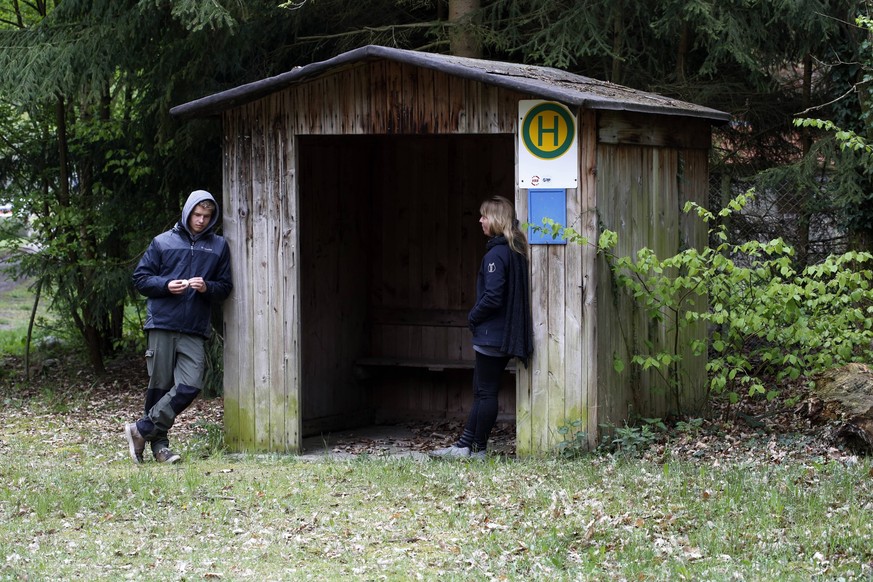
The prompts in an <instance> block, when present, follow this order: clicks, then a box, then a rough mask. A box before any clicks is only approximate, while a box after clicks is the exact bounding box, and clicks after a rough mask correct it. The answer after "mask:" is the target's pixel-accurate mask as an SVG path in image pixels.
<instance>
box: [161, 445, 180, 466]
mask: <svg viewBox="0 0 873 582" xmlns="http://www.w3.org/2000/svg"><path fill="white" fill-rule="evenodd" d="M154 455H155V460H156V461H157V462H159V463H169V464H171V465H172V464H173V463H178V462H179V461H181V460H182V455H180V454H178V453H174V452H173V451H171V450H170V449H168V448H167V447H164V448H162V449H158V450H157V451H154Z"/></svg>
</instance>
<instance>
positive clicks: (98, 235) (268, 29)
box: [0, 0, 873, 371]
mask: <svg viewBox="0 0 873 582" xmlns="http://www.w3.org/2000/svg"><path fill="white" fill-rule="evenodd" d="M460 4H461V2H460V0H374V1H373V2H366V3H362V2H356V1H352V0H296V1H292V2H286V3H284V4H283V3H280V2H279V1H278V0H215V1H213V2H201V1H199V0H91V1H85V0H62V1H61V0H54V1H42V0H40V1H36V2H21V1H20V0H0V202H4V201H7V200H8V201H11V202H13V203H14V204H15V208H16V211H17V213H18V214H19V216H21V217H27V218H28V219H29V221H30V226H31V228H32V236H33V242H34V243H35V245H36V246H38V248H39V249H40V251H41V252H39V253H35V254H31V255H27V256H21V257H20V258H19V259H20V260H19V262H18V269H19V272H20V274H27V275H30V276H32V277H34V278H36V279H37V280H38V281H40V282H41V285H42V288H43V289H44V290H45V291H46V293H48V295H49V297H50V298H51V301H52V305H53V307H54V308H55V309H56V310H57V311H59V312H60V313H61V314H62V315H63V318H64V320H65V321H67V322H68V325H69V326H70V327H71V328H72V329H73V330H75V332H76V333H77V334H78V335H79V337H80V338H81V339H82V343H83V345H84V346H86V347H87V353H88V356H89V361H90V362H91V364H92V366H93V367H94V368H95V369H96V370H98V371H99V370H101V369H103V367H104V365H105V364H104V360H105V358H106V357H109V356H112V355H113V353H114V351H115V350H116V349H117V348H118V346H120V345H124V344H125V343H126V342H125V337H124V335H125V331H124V330H125V325H124V321H125V319H124V313H125V306H127V305H129V304H130V303H131V301H138V300H139V299H138V298H137V297H135V296H134V294H133V293H132V291H131V288H130V281H129V279H130V272H131V270H132V268H133V265H134V264H135V262H136V261H137V259H138V257H139V255H140V253H141V252H142V251H143V250H144V248H145V246H146V245H147V243H148V240H149V239H150V238H151V237H152V236H154V235H155V234H156V233H157V232H159V231H161V230H163V229H165V228H167V227H169V226H170V225H172V224H173V222H174V221H175V220H177V218H178V215H179V211H180V208H181V203H182V201H183V200H184V197H185V196H186V195H187V193H188V192H190V191H191V190H193V189H195V188H206V189H208V190H212V191H216V192H218V191H220V187H221V175H220V172H221V158H220V155H221V153H220V136H219V131H220V128H219V127H218V123H217V122H216V121H215V120H200V121H191V122H185V123H179V122H177V121H176V120H174V119H172V118H170V117H169V115H168V111H169V108H170V107H171V106H173V105H176V104H180V103H184V102H187V101H190V100H192V99H195V98H199V97H202V96H204V95H208V94H211V93H214V92H216V91H220V90H223V89H227V88H230V87H234V86H237V85H240V84H243V83H246V82H249V81H253V80H257V79H261V78H264V77H266V76H269V75H274V74H277V73H280V72H283V71H286V70H289V69H290V68H292V67H293V66H295V65H301V64H306V63H308V62H312V61H315V60H321V59H325V58H329V57H332V56H335V55H336V54H338V53H340V52H342V51H345V50H348V49H351V48H355V47H359V46H362V45H365V44H385V45H392V46H398V47H402V48H410V49H419V50H429V51H437V52H448V51H449V50H451V49H452V47H453V44H452V38H453V34H456V33H457V32H458V31H461V30H462V31H463V33H464V34H467V35H469V36H470V38H471V39H472V41H473V42H472V46H474V47H475V48H476V50H478V51H480V52H481V56H482V57H484V58H492V59H501V60H513V61H520V62H526V63H531V64H538V65H547V66H556V67H560V68H564V69H567V70H569V71H572V72H575V73H580V74H583V75H588V76H591V77H595V78H599V79H603V80H609V81H613V82H616V83H621V84H625V85H628V86H631V87H635V88H640V89H645V90H651V91H656V92H659V93H663V94H666V95H670V96H675V97H678V98H682V99H686V100H689V101H693V102H696V103H700V104H703V105H707V106H710V107H714V108H717V109H721V110H724V111H728V112H730V113H731V114H733V116H734V121H733V122H732V123H730V124H727V125H726V126H724V127H721V128H718V129H717V133H716V140H715V144H716V148H715V150H714V157H713V160H712V176H713V198H714V202H713V204H711V207H713V208H721V207H722V206H724V205H725V204H726V203H727V201H728V200H731V199H733V198H734V197H735V196H736V195H737V194H738V193H739V192H743V191H745V190H746V189H747V188H748V187H749V186H756V187H757V191H758V197H757V199H756V200H757V201H758V202H757V204H758V205H759V206H758V207H755V206H754V205H750V206H748V207H747V208H746V211H745V212H744V213H738V214H737V215H735V216H734V217H733V218H732V222H731V224H730V225H729V228H733V229H735V230H734V231H733V232H732V234H733V235H740V236H739V238H743V237H745V238H746V239H748V240H759V241H761V242H765V241H766V240H770V239H771V238H776V236H773V235H774V233H773V232H771V231H770V230H768V229H771V228H773V227H774V224H773V223H774V222H775V223H776V226H778V227H780V228H782V230H783V231H784V232H777V233H775V234H776V235H778V236H781V237H782V238H783V240H785V241H786V242H787V244H790V245H791V246H792V247H793V248H794V249H795V250H796V256H795V260H796V261H797V262H798V264H797V267H798V270H801V269H802V268H804V267H805V266H806V264H807V263H815V262H816V261H818V260H820V259H821V258H822V257H823V256H826V255H827V254H829V253H830V252H831V251H833V250H837V251H839V252H846V251H850V250H869V249H870V247H871V243H870V241H871V231H870V228H871V227H870V225H871V224H873V222H871V219H873V206H871V202H873V196H871V193H873V188H871V187H870V172H869V165H868V163H867V160H866V159H864V158H863V156H859V155H853V154H852V153H851V152H846V151H844V150H841V149H840V148H839V147H838V146H837V145H836V143H835V142H834V141H833V136H832V134H831V133H829V132H826V131H821V130H820V129H818V128H816V127H795V126H794V125H793V124H792V119H793V118H794V117H795V116H796V115H797V114H799V113H801V112H804V114H805V115H806V116H808V117H815V118H819V119H824V120H830V121H833V122H834V123H836V124H838V125H839V127H841V128H844V129H846V130H851V131H854V132H856V133H857V134H858V135H861V136H863V137H867V138H869V135H870V113H869V106H868V104H869V91H870V88H869V64H870V62H871V54H870V48H871V45H870V41H869V31H868V30H867V29H866V28H865V27H863V26H858V25H857V24H856V17H858V16H867V15H868V11H869V8H870V6H869V2H868V1H866V0H762V1H758V2H748V1H746V0H725V1H723V2H708V1H704V0H663V1H660V2H634V1H631V0H582V1H579V0H573V1H570V0H557V1H556V0H467V1H466V2H464V3H463V5H464V6H465V7H466V8H465V10H467V13H466V16H465V18H464V20H463V21H459V20H450V14H451V13H452V9H457V8H458V6H459V5H460ZM773 209H776V211H778V212H776V213H774V210H773ZM757 211H760V212H758V214H757V215H756V212H757ZM759 215H760V216H764V217H773V216H776V217H777V219H776V220H771V221H770V222H767V221H766V220H757V221H756V217H757V216H759ZM786 217H790V220H787V219H786ZM822 217H826V219H827V228H816V225H817V224H818V223H819V222H821V220H823V218H822ZM762 233H763V234H762Z"/></svg>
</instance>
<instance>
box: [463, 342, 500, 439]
mask: <svg viewBox="0 0 873 582" xmlns="http://www.w3.org/2000/svg"><path fill="white" fill-rule="evenodd" d="M509 360H510V358H509V356H498V357H494V356H486V355H484V354H480V353H479V352H476V367H475V368H474V370H473V408H471V409H470V415H469V416H468V417H467V424H466V425H465V426H464V433H465V434H469V435H472V436H473V447H472V448H473V450H474V451H484V450H485V448H486V447H487V446H488V437H489V435H491V429H493V428H494V423H495V422H497V392H498V391H499V390H500V379H501V376H502V375H503V370H505V369H506V364H508V363H509Z"/></svg>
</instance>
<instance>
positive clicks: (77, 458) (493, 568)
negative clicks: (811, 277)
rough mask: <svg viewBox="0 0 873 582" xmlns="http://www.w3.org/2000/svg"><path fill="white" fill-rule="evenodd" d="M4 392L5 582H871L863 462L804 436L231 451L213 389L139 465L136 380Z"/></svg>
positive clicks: (1, 565)
mask: <svg viewBox="0 0 873 582" xmlns="http://www.w3.org/2000/svg"><path fill="white" fill-rule="evenodd" d="M4 390H5V393H4V394H2V398H3V408H2V413H0V417H2V418H0V483H2V490H0V579H4V580H24V579H27V580H49V579H63V580H72V579H88V580H100V579H103V580H120V579H138V580H210V579H212V580H289V579H295V580H296V579H313V580H316V579H317V580H344V579H361V580H376V579H387V580H406V579H424V580H468V579H480V580H491V579H496V580H522V579H524V580H528V579H534V580H602V579H625V580H676V579H687V580H809V579H827V580H837V579H846V580H852V579H863V580H869V579H870V578H871V577H873V468H871V462H870V459H869V458H863V457H862V458H857V457H853V456H851V455H840V456H839V457H838V458H833V459H832V458H829V457H828V456H827V455H817V454H816V455H808V454H806V453H805V452H804V451H803V450H802V449H803V442H804V441H803V439H799V440H796V441H792V442H790V443H789V442H788V441H789V440H791V439H788V440H786V437H781V441H784V442H781V441H780V439H778V438H770V437H767V436H766V435H759V437H757V438H758V439H759V441H760V442H757V443H751V444H749V443H743V444H740V443H736V444H735V446H733V447H727V448H721V449H720V448H718V447H716V446H715V443H717V442H718V440H717V439H718V435H715V437H714V438H711V440H710V441H709V442H710V443H712V444H711V445H707V446H709V447H710V448H712V456H706V455H696V454H695V455H682V456H674V455H672V454H671V453H670V449H671V445H670V443H669V442H667V443H665V445H664V446H662V447H661V448H660V449H659V450H658V452H657V453H656V454H650V455H647V456H645V457H643V458H638V459H625V460H620V459H613V458H610V457H605V456H591V457H588V458H584V459H581V460H577V461H561V460H557V459H536V460H516V459H512V458H496V459H490V460H489V461H488V462H485V463H465V462H460V463H459V462H436V461H424V462H421V461H413V460H408V459H397V458H385V457H379V456H360V457H357V458H355V459H353V460H325V461H318V462H313V461H304V460H300V459H299V458H296V457H293V456H245V455H243V456H235V455H228V454H224V453H222V452H221V446H220V425H218V424H216V423H212V422H206V423H204V422H200V423H199V424H198V423H197V422H196V421H195V420H194V418H195V417H209V415H208V414H207V412H209V410H210V408H211V409H214V408H215V407H216V406H220V401H200V402H198V408H197V409H195V410H193V411H189V412H191V414H188V415H187V416H188V422H189V423H191V424H189V425H188V427H189V430H185V431H183V432H184V436H183V437H182V439H181V441H180V442H178V443H177V444H178V448H179V449H180V451H181V452H182V453H183V454H184V456H185V461H184V462H183V463H181V464H179V465H175V466H163V465H158V464H156V463H154V462H148V463H146V464H144V465H142V466H135V465H133V464H132V463H131V462H130V460H129V459H128V457H127V451H126V446H125V444H124V442H123V439H122V436H121V430H120V429H121V424H122V422H123V421H124V420H128V419H130V418H131V417H132V415H135V411H136V408H137V407H138V406H139V393H138V391H135V390H132V389H131V387H129V386H124V385H118V384H117V383H116V385H115V387H114V388H113V386H112V385H110V386H108V387H105V388H100V389H94V388H92V389H90V390H89V389H88V388H87V387H82V389H81V390H76V391H65V392H63V393H61V392H56V391H51V390H45V389H43V390H42V391H30V392H27V391H23V390H21V389H20V388H15V387H10V386H7V387H6V388H5V389H4ZM215 412H216V411H215V410H212V411H211V413H212V414H214V413H215ZM219 414H220V411H219ZM210 418H214V416H213V417H210ZM690 442H691V441H687V440H685V441H683V442H682V445H681V447H680V446H679V444H678V441H677V448H683V447H684V448H685V449H687V447H688V446H689V443H690ZM698 442H699V441H698ZM785 447H787V448H785ZM728 448H732V449H734V451H735V452H736V451H737V450H740V449H741V450H742V453H741V454H733V455H731V454H727V455H725V451H726V450H727V449H728ZM685 449H683V450H685ZM780 451H781V452H780Z"/></svg>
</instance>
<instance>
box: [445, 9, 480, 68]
mask: <svg viewBox="0 0 873 582" xmlns="http://www.w3.org/2000/svg"><path fill="white" fill-rule="evenodd" d="M480 6H481V5H480V1H479V0H449V24H450V25H451V29H450V30H449V46H450V51H451V53H452V54H453V55H455V56H458V57H471V58H474V59H479V58H482V46H481V45H480V44H479V40H478V39H477V38H476V32H475V31H474V30H473V28H472V25H473V22H474V19H475V17H476V15H477V13H478V12H479V8H480Z"/></svg>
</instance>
